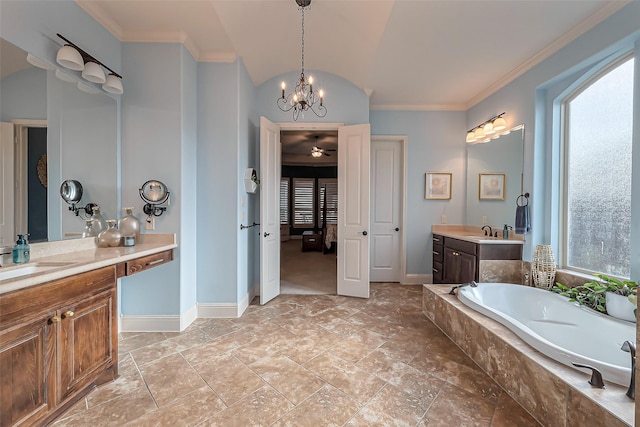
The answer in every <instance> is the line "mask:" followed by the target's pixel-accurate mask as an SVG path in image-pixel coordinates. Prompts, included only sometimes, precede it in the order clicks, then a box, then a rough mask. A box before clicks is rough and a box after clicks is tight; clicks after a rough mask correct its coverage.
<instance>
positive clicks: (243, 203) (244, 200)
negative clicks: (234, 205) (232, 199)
mask: <svg viewBox="0 0 640 427" xmlns="http://www.w3.org/2000/svg"><path fill="white" fill-rule="evenodd" d="M240 200H241V201H240V206H242V207H243V208H244V207H245V206H246V205H247V199H246V198H245V197H244V196H242V197H241V198H240Z"/></svg>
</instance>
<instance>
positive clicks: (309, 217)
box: [293, 178, 316, 227]
mask: <svg viewBox="0 0 640 427" xmlns="http://www.w3.org/2000/svg"><path fill="white" fill-rule="evenodd" d="M315 182H316V180H315V179H314V178H293V226H294V227H313V224H314V222H315V221H314V220H315V218H314V215H313V213H314V212H313V211H314V209H313V194H314V192H315Z"/></svg>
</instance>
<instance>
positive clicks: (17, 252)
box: [13, 234, 31, 264]
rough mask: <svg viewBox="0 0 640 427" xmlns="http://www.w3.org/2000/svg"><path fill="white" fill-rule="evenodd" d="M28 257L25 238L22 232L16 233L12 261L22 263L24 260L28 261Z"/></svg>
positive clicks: (28, 249)
mask: <svg viewBox="0 0 640 427" xmlns="http://www.w3.org/2000/svg"><path fill="white" fill-rule="evenodd" d="M30 258H31V252H30V248H29V243H27V239H26V238H25V237H24V234H18V240H16V244H15V245H14V246H13V263H14V264H23V263H25V262H29V259H30Z"/></svg>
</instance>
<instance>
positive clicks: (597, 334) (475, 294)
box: [458, 283, 636, 386]
mask: <svg viewBox="0 0 640 427" xmlns="http://www.w3.org/2000/svg"><path fill="white" fill-rule="evenodd" d="M458 298H459V299H460V301H461V302H462V303H464V304H465V305H467V306H469V307H471V308H473V309H474V310H476V311H478V312H480V313H482V314H484V315H485V316H488V317H490V318H492V319H494V320H496V321H498V322H500V323H502V324H503V325H505V326H506V327H508V328H509V329H511V330H512V331H513V332H514V333H515V334H516V335H518V336H519V337H520V338H521V339H523V340H524V341H525V342H526V343H527V344H529V345H530V346H532V347H533V348H535V349H536V350H538V351H540V352H542V353H543V354H545V355H547V356H549V357H551V358H552V359H554V360H556V361H558V362H560V363H563V364H565V365H567V366H571V367H573V365H572V362H577V363H582V364H586V365H591V366H594V367H595V368H597V369H598V370H599V371H600V372H601V373H602V376H603V378H604V379H605V380H608V381H612V382H614V383H616V384H620V385H624V386H628V385H629V381H630V379H631V356H630V355H629V353H627V352H624V351H622V350H621V347H622V344H623V343H624V342H625V341H627V340H629V341H631V342H634V343H635V336H636V328H635V326H636V325H635V324H634V323H630V322H625V321H623V320H618V319H614V318H612V317H611V316H607V315H604V314H601V313H598V312H596V311H593V310H590V309H588V308H585V307H580V306H578V305H577V304H575V303H572V302H569V301H568V298H565V297H563V296H561V295H558V294H555V293H553V292H550V291H547V290H543V289H537V288H531V287H527V286H519V285H511V284H507V283H480V284H479V285H478V287H477V288H472V287H471V286H465V287H463V288H460V289H459V291H458Z"/></svg>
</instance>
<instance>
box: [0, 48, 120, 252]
mask: <svg viewBox="0 0 640 427" xmlns="http://www.w3.org/2000/svg"><path fill="white" fill-rule="evenodd" d="M0 43H2V45H1V49H0V62H1V63H2V75H1V76H0V77H1V79H0V93H2V97H1V100H0V121H1V122H2V123H3V124H2V140H1V141H0V149H1V150H2V151H1V152H0V154H1V155H0V159H4V160H3V175H2V177H1V178H2V181H1V182H0V187H1V190H2V193H3V198H2V199H3V200H2V203H0V217H2V219H3V220H5V221H0V223H2V224H1V225H0V245H11V244H12V242H13V241H14V240H15V238H14V237H15V234H17V233H29V234H30V240H31V241H32V242H42V241H54V240H61V239H66V238H73V237H80V236H81V235H82V231H83V229H84V221H83V220H82V219H81V218H78V217H76V216H75V215H74V214H73V213H72V212H69V211H68V209H67V205H66V203H65V202H64V201H63V200H62V199H61V197H60V194H59V189H60V185H61V183H62V182H63V181H65V180H67V179H72V180H78V181H80V182H82V185H83V190H84V191H83V197H82V200H81V201H80V202H79V203H81V204H85V203H88V202H92V203H96V204H98V205H99V206H100V209H101V212H102V214H103V216H105V217H106V218H113V219H116V215H117V126H118V123H117V102H116V100H115V99H114V98H112V97H110V96H109V95H108V94H106V93H104V92H102V91H99V90H98V91H95V90H93V91H92V90H91V89H93V88H92V87H91V86H90V85H88V84H87V83H86V82H84V81H82V79H81V78H80V77H79V76H80V74H79V73H77V72H71V71H68V70H65V69H57V68H56V67H54V66H53V65H52V67H51V68H52V69H51V70H44V69H41V68H37V67H34V66H32V65H31V64H30V63H29V62H27V60H26V58H27V52H26V51H24V50H23V49H21V48H20V47H18V46H15V45H13V44H12V43H10V42H8V41H7V40H3V39H0ZM73 73H75V74H77V75H75V74H73ZM78 82H80V83H82V85H81V86H82V88H83V89H84V90H80V89H79V85H78ZM9 132H12V133H14V134H15V135H16V138H17V144H16V146H15V150H13V152H11V148H10V144H7V143H6V140H7V139H8V138H11V137H10V136H9V135H10V133H9ZM11 160H13V162H12V161H11ZM9 169H12V170H11V171H10V173H8V172H7V171H8V170H9ZM5 172H7V173H5ZM13 188H15V191H13V190H12V189H13ZM11 192H13V193H14V194H13V195H11V194H10V193H11Z"/></svg>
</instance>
